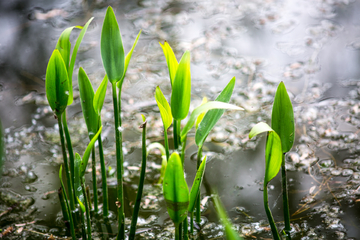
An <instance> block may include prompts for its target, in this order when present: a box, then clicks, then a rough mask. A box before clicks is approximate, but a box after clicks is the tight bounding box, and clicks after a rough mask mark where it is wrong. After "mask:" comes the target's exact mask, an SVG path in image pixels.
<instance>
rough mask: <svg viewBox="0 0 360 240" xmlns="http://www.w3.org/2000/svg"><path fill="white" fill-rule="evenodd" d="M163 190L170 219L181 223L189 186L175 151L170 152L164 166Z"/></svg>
mask: <svg viewBox="0 0 360 240" xmlns="http://www.w3.org/2000/svg"><path fill="white" fill-rule="evenodd" d="M163 192H164V198H165V202H166V207H167V210H168V213H169V216H170V218H171V220H172V221H173V222H174V223H175V224H179V223H181V222H182V221H184V219H185V218H186V216H187V209H188V206H189V188H188V186H187V184H186V180H185V177H184V170H183V166H182V163H181V159H180V156H179V154H178V153H176V152H174V153H173V154H171V156H170V159H169V162H168V163H167V166H166V171H165V176H164V183H163Z"/></svg>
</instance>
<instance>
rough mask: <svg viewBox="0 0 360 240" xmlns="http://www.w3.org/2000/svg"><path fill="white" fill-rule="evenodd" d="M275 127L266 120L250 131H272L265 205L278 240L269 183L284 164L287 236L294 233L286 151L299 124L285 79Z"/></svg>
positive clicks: (276, 103) (278, 97) (275, 110)
mask: <svg viewBox="0 0 360 240" xmlns="http://www.w3.org/2000/svg"><path fill="white" fill-rule="evenodd" d="M271 126H272V127H270V126H269V125H267V124H266V123H264V122H260V123H258V124H256V125H255V126H254V127H253V128H252V129H251V131H250V133H249V138H252V137H254V136H256V135H258V134H261V133H263V132H268V135H267V141H266V149H265V178H264V196H263V197H264V206H265V211H266V215H267V217H268V219H269V222H270V226H271V231H272V234H273V237H274V238H275V239H280V236H279V233H278V230H277V228H276V225H275V222H274V219H273V216H272V214H271V211H270V208H269V204H268V193H267V185H268V183H269V182H270V181H271V180H272V179H273V178H274V177H275V176H276V175H277V174H278V172H279V170H280V166H281V168H282V171H281V172H282V187H283V206H284V220H285V233H286V238H287V239H291V236H290V214H289V202H288V201H289V200H288V196H287V181H286V169H285V154H286V152H288V151H289V150H290V149H291V148H292V145H293V143H294V138H295V136H294V135H295V125H294V113H293V108H292V104H291V101H290V98H289V95H288V94H287V91H286V88H285V85H284V83H283V82H281V83H280V84H279V86H278V89H277V91H276V94H275V100H274V104H273V110H272V117H271Z"/></svg>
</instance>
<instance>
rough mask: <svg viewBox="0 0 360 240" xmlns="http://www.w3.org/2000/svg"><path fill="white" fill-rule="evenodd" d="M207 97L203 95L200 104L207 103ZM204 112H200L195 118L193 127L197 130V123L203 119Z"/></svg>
mask: <svg viewBox="0 0 360 240" xmlns="http://www.w3.org/2000/svg"><path fill="white" fill-rule="evenodd" d="M207 102H208V100H207V97H203V100H202V101H201V104H200V105H204V104H205V103H207ZM204 116H205V113H204V112H203V113H201V114H200V115H199V116H198V117H197V118H196V122H195V129H196V130H197V129H198V127H199V124H200V123H201V121H202V120H203V119H204Z"/></svg>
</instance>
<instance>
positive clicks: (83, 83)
mask: <svg viewBox="0 0 360 240" xmlns="http://www.w3.org/2000/svg"><path fill="white" fill-rule="evenodd" d="M78 82H79V92H80V103H81V109H82V112H83V115H84V119H85V123H86V126H87V129H88V133H89V137H90V139H91V138H93V137H94V135H95V133H96V132H97V130H98V115H97V113H96V112H95V110H94V106H93V101H94V90H93V87H92V86H91V83H90V80H89V78H88V76H87V75H86V73H85V71H84V69H83V68H82V67H80V68H79V74H78Z"/></svg>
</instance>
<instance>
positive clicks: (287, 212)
mask: <svg viewBox="0 0 360 240" xmlns="http://www.w3.org/2000/svg"><path fill="white" fill-rule="evenodd" d="M281 178H282V190H283V208H284V220H285V233H286V239H287V240H291V236H290V230H291V226H290V209H289V198H288V190H287V177H286V167H285V154H283V157H282V162H281Z"/></svg>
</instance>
